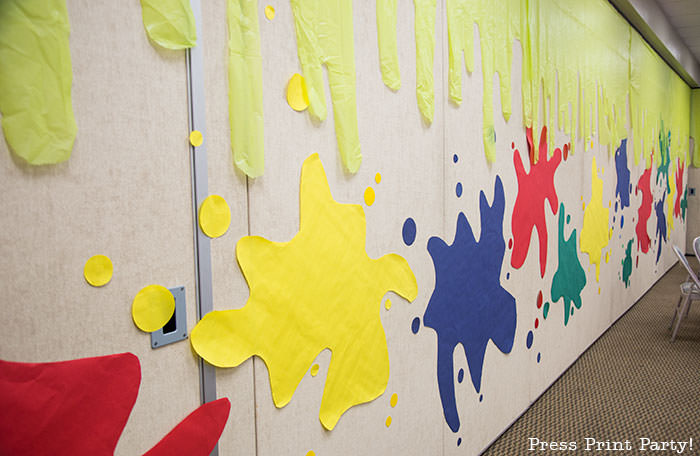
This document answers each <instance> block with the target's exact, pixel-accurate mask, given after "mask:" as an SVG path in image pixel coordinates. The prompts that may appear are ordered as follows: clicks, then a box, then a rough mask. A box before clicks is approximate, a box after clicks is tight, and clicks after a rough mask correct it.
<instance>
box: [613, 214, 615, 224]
mask: <svg viewBox="0 0 700 456" xmlns="http://www.w3.org/2000/svg"><path fill="white" fill-rule="evenodd" d="M613 223H615V216H614V215H613Z"/></svg>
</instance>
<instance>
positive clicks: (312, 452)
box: [306, 450, 316, 456]
mask: <svg viewBox="0 0 700 456" xmlns="http://www.w3.org/2000/svg"><path fill="white" fill-rule="evenodd" d="M306 456H316V453H314V451H313V450H309V451H308V453H306Z"/></svg>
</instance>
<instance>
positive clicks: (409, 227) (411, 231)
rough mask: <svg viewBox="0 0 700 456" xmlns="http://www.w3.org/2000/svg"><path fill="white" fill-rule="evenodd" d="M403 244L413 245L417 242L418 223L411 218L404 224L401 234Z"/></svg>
mask: <svg viewBox="0 0 700 456" xmlns="http://www.w3.org/2000/svg"><path fill="white" fill-rule="evenodd" d="M401 234H402V236H403V242H404V244H406V245H411V244H413V242H415V240H416V222H415V221H414V220H413V219H412V218H411V217H409V218H407V219H406V220H405V221H404V222H403V230H402V232H401Z"/></svg>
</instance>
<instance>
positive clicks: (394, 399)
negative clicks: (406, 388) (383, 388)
mask: <svg viewBox="0 0 700 456" xmlns="http://www.w3.org/2000/svg"><path fill="white" fill-rule="evenodd" d="M398 402H399V395H398V394H396V393H394V394H392V395H391V401H389V404H390V405H391V407H392V408H393V407H396V404H397V403H398Z"/></svg>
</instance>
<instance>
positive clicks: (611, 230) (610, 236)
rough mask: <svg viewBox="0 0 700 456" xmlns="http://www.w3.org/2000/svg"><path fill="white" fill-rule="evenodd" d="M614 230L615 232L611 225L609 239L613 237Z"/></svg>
mask: <svg viewBox="0 0 700 456" xmlns="http://www.w3.org/2000/svg"><path fill="white" fill-rule="evenodd" d="M612 232H613V229H612V227H611V228H610V229H609V230H608V239H612Z"/></svg>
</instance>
